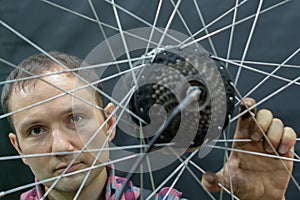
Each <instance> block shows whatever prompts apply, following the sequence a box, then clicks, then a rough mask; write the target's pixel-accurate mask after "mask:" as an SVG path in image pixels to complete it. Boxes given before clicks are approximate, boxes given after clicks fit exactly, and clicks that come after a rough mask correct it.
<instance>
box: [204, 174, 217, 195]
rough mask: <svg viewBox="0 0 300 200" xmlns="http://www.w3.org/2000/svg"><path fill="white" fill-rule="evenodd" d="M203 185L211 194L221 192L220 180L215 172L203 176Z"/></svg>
mask: <svg viewBox="0 0 300 200" xmlns="http://www.w3.org/2000/svg"><path fill="white" fill-rule="evenodd" d="M201 183H202V185H203V186H204V187H205V188H206V189H207V190H208V191H209V192H219V191H220V187H219V185H218V183H219V179H218V177H217V175H216V174H215V173H213V172H206V173H204V174H203V176H202V180H201Z"/></svg>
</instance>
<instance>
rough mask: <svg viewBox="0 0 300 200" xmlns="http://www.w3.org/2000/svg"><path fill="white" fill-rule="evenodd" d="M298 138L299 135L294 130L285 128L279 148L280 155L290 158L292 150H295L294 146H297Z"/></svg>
mask: <svg viewBox="0 0 300 200" xmlns="http://www.w3.org/2000/svg"><path fill="white" fill-rule="evenodd" d="M296 138H297V135H296V132H295V131H294V129H292V128H290V127H285V128H284V131H283V136H282V139H281V142H280V144H279V147H278V152H279V154H281V155H287V156H288V155H289V152H290V150H291V149H293V147H294V145H295V144H296Z"/></svg>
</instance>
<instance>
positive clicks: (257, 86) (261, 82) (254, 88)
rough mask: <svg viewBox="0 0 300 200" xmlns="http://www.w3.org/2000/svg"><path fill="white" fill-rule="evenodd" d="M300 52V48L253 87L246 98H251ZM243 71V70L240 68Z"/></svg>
mask: <svg viewBox="0 0 300 200" xmlns="http://www.w3.org/2000/svg"><path fill="white" fill-rule="evenodd" d="M299 51H300V48H299V49H297V50H296V51H295V52H294V53H292V55H290V56H289V57H288V58H287V59H286V60H285V61H283V63H282V64H280V65H279V66H278V67H277V68H276V69H274V70H273V71H272V72H271V73H269V74H268V75H267V76H266V77H265V78H264V79H263V80H261V81H260V82H259V83H258V84H257V85H256V86H255V87H253V88H252V89H251V90H250V91H249V92H247V93H246V95H244V97H247V96H250V95H251V94H252V93H253V92H254V91H255V90H256V89H257V88H259V87H260V86H261V85H262V84H263V83H264V82H266V81H267V80H268V79H269V78H270V77H271V76H272V75H273V74H275V72H277V71H278V70H279V69H281V67H282V65H284V64H286V63H287V62H288V61H290V60H291V59H292V58H294V57H295V56H296V55H297V54H298V53H299ZM240 69H241V68H240Z"/></svg>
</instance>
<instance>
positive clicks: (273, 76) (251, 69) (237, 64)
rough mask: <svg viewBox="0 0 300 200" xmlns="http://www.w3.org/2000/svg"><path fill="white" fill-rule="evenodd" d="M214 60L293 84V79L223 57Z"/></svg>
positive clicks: (298, 83)
mask: <svg viewBox="0 0 300 200" xmlns="http://www.w3.org/2000/svg"><path fill="white" fill-rule="evenodd" d="M212 58H216V59H218V60H220V61H224V62H226V63H229V64H232V65H234V66H238V67H243V68H244V69H247V70H250V71H252V72H257V73H259V74H263V75H266V76H270V77H272V78H275V79H278V80H281V81H284V82H287V83H291V82H293V80H292V79H288V78H284V77H281V76H278V75H275V74H270V73H268V72H265V71H262V70H259V69H256V68H254V67H250V66H247V65H241V64H240V63H237V62H234V61H231V60H227V59H224V58H221V57H217V56H212ZM293 84H295V85H300V82H298V81H295V82H293ZM237 100H238V101H239V102H240V99H237Z"/></svg>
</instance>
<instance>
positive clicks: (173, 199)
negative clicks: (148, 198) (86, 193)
mask: <svg viewBox="0 0 300 200" xmlns="http://www.w3.org/2000/svg"><path fill="white" fill-rule="evenodd" d="M108 171H110V173H109V176H108V180H107V184H106V191H105V200H115V199H116V196H117V195H118V194H119V193H120V192H121V188H122V186H123V184H124V182H125V180H126V179H125V178H122V177H118V176H115V175H114V170H108ZM36 181H37V180H36ZM140 190H141V189H140V188H138V187H136V186H134V185H133V183H132V182H131V181H130V182H129V184H128V189H127V190H126V191H125V192H124V193H123V195H122V198H121V200H137V199H139V196H140ZM168 190H169V188H167V187H166V188H163V189H161V190H160V192H159V193H157V194H156V196H155V198H154V199H156V200H162V199H163V198H164V196H165V195H166V194H167V192H168ZM44 192H45V190H44V186H43V185H40V184H38V185H36V186H35V188H33V189H31V190H30V191H28V192H25V193H23V194H22V195H21V197H20V200H38V199H41V198H42V197H43V195H44ZM181 195H182V193H181V192H178V191H177V190H175V189H171V190H170V192H169V196H168V198H167V200H180V199H181V198H180V197H181Z"/></svg>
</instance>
